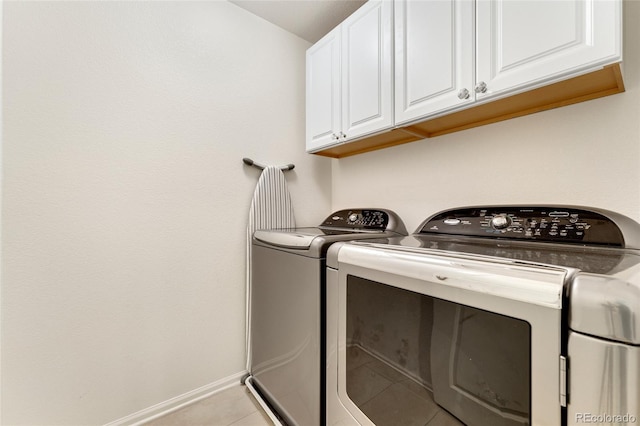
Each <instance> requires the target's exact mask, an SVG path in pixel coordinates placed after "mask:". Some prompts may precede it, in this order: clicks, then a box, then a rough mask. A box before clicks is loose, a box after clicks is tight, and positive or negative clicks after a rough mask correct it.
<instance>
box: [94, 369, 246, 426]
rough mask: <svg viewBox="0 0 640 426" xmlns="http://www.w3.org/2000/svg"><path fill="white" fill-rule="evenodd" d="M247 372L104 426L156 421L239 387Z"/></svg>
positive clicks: (130, 425)
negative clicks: (216, 394)
mask: <svg viewBox="0 0 640 426" xmlns="http://www.w3.org/2000/svg"><path fill="white" fill-rule="evenodd" d="M247 374H248V373H247V371H241V372H239V373H236V374H233V375H231V376H229V377H225V378H223V379H220V380H218V381H215V382H213V383H210V384H208V385H204V386H202V387H200V388H198V389H194V390H192V391H190V392H187V393H184V394H182V395H179V396H176V397H175V398H171V399H169V400H167V401H164V402H161V403H159V404H156V405H154V406H151V407H149V408H145V409H144V410H140V411H138V412H137V413H133V414H130V415H128V416H126V417H122V418H121V419H118V420H114V421H112V422H110V423H107V424H106V425H105V426H138V425H142V424H144V423H146V422H150V421H151V420H154V419H157V418H158V417H162V416H164V415H167V414H169V413H171V412H173V411H176V410H179V409H181V408H183V407H186V406H187V405H189V404H193V403H194V402H197V401H200V400H201V399H204V398H208V397H210V396H211V395H213V394H215V393H218V392H221V391H223V390H225V389H228V388H230V387H232V386H237V385H240V383H241V382H242V380H243V379H244V377H246V376H247Z"/></svg>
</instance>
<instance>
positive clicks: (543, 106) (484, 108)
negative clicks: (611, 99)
mask: <svg viewBox="0 0 640 426" xmlns="http://www.w3.org/2000/svg"><path fill="white" fill-rule="evenodd" d="M624 90H625V89H624V82H623V81H622V72H621V70H620V64H619V63H618V64H613V65H608V66H606V67H604V68H602V69H599V70H596V71H593V72H590V73H588V74H583V75H580V76H577V77H574V78H571V79H568V80H564V81H560V82H558V83H553V84H550V85H548V86H544V87H540V88H538V89H533V90H530V91H528V92H524V93H519V94H517V95H513V96H509V97H507V98H503V99H498V100H496V101H493V102H488V103H485V104H482V105H478V106H475V107H471V108H468V109H465V110H462V111H459V112H454V113H451V114H447V115H444V116H441V117H437V118H433V119H429V120H425V121H423V122H420V123H415V124H411V125H409V126H406V127H401V128H397V129H391V130H388V131H385V132H384V133H378V134H375V135H372V136H369V137H365V138H362V139H358V140H355V141H353V142H347V143H343V144H340V145H336V146H332V147H329V148H327V149H324V150H322V151H318V152H314V154H317V155H323V156H326V157H332V158H342V157H348V156H351V155H356V154H361V153H364V152H368V151H374V150H378V149H383V148H387V147H390V146H395V145H400V144H404V143H408V142H414V141H417V140H420V139H424V138H432V137H436V136H441V135H446V134H448V133H453V132H459V131H461V130H467V129H471V128H473V127H478V126H484V125H486V124H491V123H496V122H498V121H503V120H509V119H511V118H516V117H521V116H523V115H528V114H533V113H536V112H540V111H546V110H549V109H553V108H559V107H563V106H567V105H571V104H575V103H579V102H584V101H588V100H591V99H597V98H601V97H604V96H609V95H614V94H616V93H622V92H624Z"/></svg>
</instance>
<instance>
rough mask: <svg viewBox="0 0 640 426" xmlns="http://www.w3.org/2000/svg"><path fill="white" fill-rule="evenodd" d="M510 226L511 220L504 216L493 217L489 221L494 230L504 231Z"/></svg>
mask: <svg viewBox="0 0 640 426" xmlns="http://www.w3.org/2000/svg"><path fill="white" fill-rule="evenodd" d="M509 225H511V218H510V217H509V216H505V215H499V216H494V217H493V219H491V226H493V228H494V229H505V228H507V227H509Z"/></svg>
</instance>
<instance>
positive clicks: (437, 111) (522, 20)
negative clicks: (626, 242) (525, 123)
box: [307, 0, 640, 158]
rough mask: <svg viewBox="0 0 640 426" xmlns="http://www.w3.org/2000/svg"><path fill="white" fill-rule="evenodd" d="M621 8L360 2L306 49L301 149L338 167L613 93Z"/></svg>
mask: <svg viewBox="0 0 640 426" xmlns="http://www.w3.org/2000/svg"><path fill="white" fill-rule="evenodd" d="M639 1H640V0H639ZM622 3H623V2H622V0H369V1H368V2H367V3H365V4H364V5H363V6H362V7H361V8H360V9H358V10H357V11H356V12H355V13H354V14H353V15H351V16H350V17H349V18H347V19H346V20H345V21H344V22H343V23H342V24H341V25H340V26H339V27H337V28H336V29H335V30H334V31H332V32H331V33H330V34H328V35H327V36H326V37H324V38H323V39H322V40H320V41H319V42H318V43H317V44H315V45H314V46H313V47H311V48H310V49H309V50H308V51H307V151H308V152H314V153H318V154H321V155H326V156H329V157H337V158H340V157H343V156H347V155H354V154H357V153H360V152H366V151H370V150H373V149H380V148H384V147H388V146H392V145H395V144H400V143H407V142H410V141H414V140H419V139H423V138H426V137H435V136H439V135H443V134H446V133H451V132H455V131H460V130H465V129H469V128H472V127H477V126H482V125H486V124H490V123H495V122H496V121H501V120H507V119H510V118H514V117H519V116H522V115H526V114H533V113H536V112H539V111H543V110H547V109H552V108H557V107H561V106H565V105H569V104H572V103H576V102H583V101H586V100H590V99H596V98H599V97H602V96H609V95H612V94H615V93H620V92H623V91H624V90H625V89H624V82H623V79H622V73H621V69H620V64H619V63H620V62H621V60H622ZM344 142H350V143H347V144H345V143H344ZM351 142H352V143H351Z"/></svg>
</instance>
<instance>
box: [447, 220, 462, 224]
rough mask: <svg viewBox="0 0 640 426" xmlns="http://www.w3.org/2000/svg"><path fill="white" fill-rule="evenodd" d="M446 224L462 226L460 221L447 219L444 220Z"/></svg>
mask: <svg viewBox="0 0 640 426" xmlns="http://www.w3.org/2000/svg"><path fill="white" fill-rule="evenodd" d="M444 224H445V225H458V224H460V219H445V220H444Z"/></svg>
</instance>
